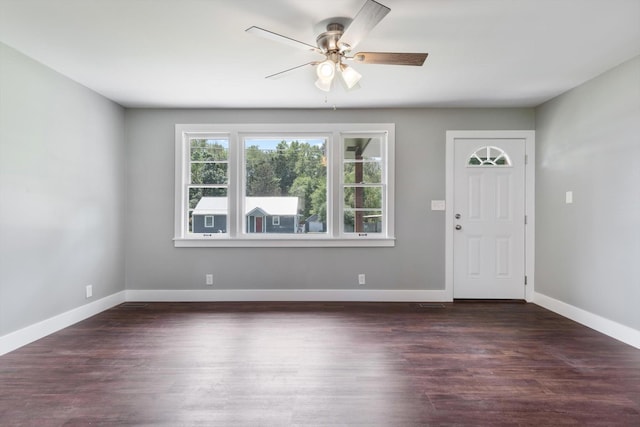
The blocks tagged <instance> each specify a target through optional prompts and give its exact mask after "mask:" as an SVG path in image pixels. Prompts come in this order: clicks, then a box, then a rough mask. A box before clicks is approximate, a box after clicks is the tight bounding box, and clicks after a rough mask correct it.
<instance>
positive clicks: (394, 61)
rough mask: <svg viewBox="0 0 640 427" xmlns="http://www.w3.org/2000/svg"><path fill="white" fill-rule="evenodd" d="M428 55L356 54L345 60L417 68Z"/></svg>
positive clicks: (393, 53)
mask: <svg viewBox="0 0 640 427" xmlns="http://www.w3.org/2000/svg"><path fill="white" fill-rule="evenodd" d="M428 55H429V54H428V53H398V52H358V53H356V54H355V55H353V56H352V57H350V58H347V59H352V60H354V61H358V62H362V63H363V64H387V65H415V66H418V67H419V66H421V65H422V64H424V61H425V60H426V59H427V56H428Z"/></svg>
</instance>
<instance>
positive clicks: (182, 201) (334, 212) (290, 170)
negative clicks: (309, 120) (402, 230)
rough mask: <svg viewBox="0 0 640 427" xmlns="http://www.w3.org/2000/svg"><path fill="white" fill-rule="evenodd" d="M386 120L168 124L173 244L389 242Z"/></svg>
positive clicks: (390, 138)
mask: <svg viewBox="0 0 640 427" xmlns="http://www.w3.org/2000/svg"><path fill="white" fill-rule="evenodd" d="M394 135H395V126H394V125H393V124H281V125H280V124H278V125H238V124H229V125H176V168H175V169H176V190H175V198H176V203H175V238H174V241H175V245H176V246H178V247H190V246H205V247H206V246H393V245H394V223H393V218H394V217H393V214H394V210H393V202H394V187H393V171H394V164H393V163H394Z"/></svg>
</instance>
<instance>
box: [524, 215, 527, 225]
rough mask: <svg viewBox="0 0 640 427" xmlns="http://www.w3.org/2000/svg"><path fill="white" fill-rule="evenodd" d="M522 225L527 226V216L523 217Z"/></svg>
mask: <svg viewBox="0 0 640 427" xmlns="http://www.w3.org/2000/svg"><path fill="white" fill-rule="evenodd" d="M524 225H527V216H526V215H525V216H524Z"/></svg>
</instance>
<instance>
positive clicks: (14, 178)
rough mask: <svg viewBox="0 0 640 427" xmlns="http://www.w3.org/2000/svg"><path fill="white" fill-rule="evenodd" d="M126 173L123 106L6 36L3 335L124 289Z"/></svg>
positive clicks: (1, 129)
mask: <svg viewBox="0 0 640 427" xmlns="http://www.w3.org/2000/svg"><path fill="white" fill-rule="evenodd" d="M124 176H125V158H124V109H123V108H121V107H120V106H118V105H117V104H114V103H113V102H111V101H108V100H107V99H105V98H103V97H101V96H99V95H97V94H96V93H95V92H92V91H90V90H88V89H86V88H85V87H83V86H80V85H79V84H77V83H74V82H72V81H71V80H69V79H68V78H66V77H63V76H62V75H60V74H58V73H56V72H55V71H53V70H51V69H49V68H47V67H44V66H43V65H41V64H39V63H37V62H35V61H33V60H31V59H29V58H27V57H25V56H24V55H22V54H21V53H18V52H17V51H15V50H13V49H11V48H10V47H8V46H6V45H4V44H1V43H0V336H2V335H5V334H7V333H9V332H12V331H15V330H18V329H20V328H23V327H25V326H28V325H31V324H33V323H36V322H38V321H41V320H44V319H47V318H50V317H52V316H55V315H57V314H60V313H63V312H65V311H67V310H70V309H73V308H77V307H79V306H81V305H83V304H86V303H87V302H88V301H91V300H95V299H98V298H102V297H104V296H107V295H110V294H113V293H116V292H118V291H121V290H123V289H124V244H123V242H124V239H123V231H124V193H125V184H124ZM88 284H93V291H94V297H93V298H92V299H91V300H87V299H85V296H84V294H85V286H86V285H88Z"/></svg>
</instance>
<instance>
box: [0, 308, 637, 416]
mask: <svg viewBox="0 0 640 427" xmlns="http://www.w3.org/2000/svg"><path fill="white" fill-rule="evenodd" d="M0 425H2V426H39V427H40V426H85V425H97V426H112V425H113V426H116V425H117V426H123V425H124V426H126V425H135V426H225V427H226V426H341V425H344V426H394V427H395V426H441V425H444V426H446V425H452V426H453V425H455V426H485V425H486V426H502V425H504V426H534V425H535V426H563V425H581V426H582V425H594V426H636V425H640V350H637V349H635V348H632V347H630V346H627V345H625V344H622V343H620V342H618V341H615V340H613V339H611V338H608V337H606V336H604V335H602V334H599V333H597V332H595V331H593V330H591V329H588V328H586V327H583V326H581V325H579V324H577V323H575V322H572V321H570V320H568V319H565V318H562V317H561V316H558V315H556V314H554V313H552V312H549V311H547V310H545V309H543V308H541V307H538V306H535V305H531V304H519V303H492V302H476V303H471V302H465V303H446V304H438V306H437V307H431V306H428V305H425V306H420V305H419V304H410V303H407V304H401V303H389V304H382V303H145V304H123V305H121V306H118V307H115V308H113V309H111V310H108V311H105V312H103V313H101V314H99V315H97V316H94V317H92V318H90V319H87V320H85V321H83V322H80V323H78V324H76V325H73V326H71V327H69V328H66V329H64V330H62V331H59V332H57V333H55V334H53V335H50V336H48V337H46V338H43V339H41V340H39V341H37V342H35V343H32V344H30V345H27V346H25V347H23V348H20V349H18V350H16V351H14V352H12V353H9V354H6V355H4V356H2V357H0Z"/></svg>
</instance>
